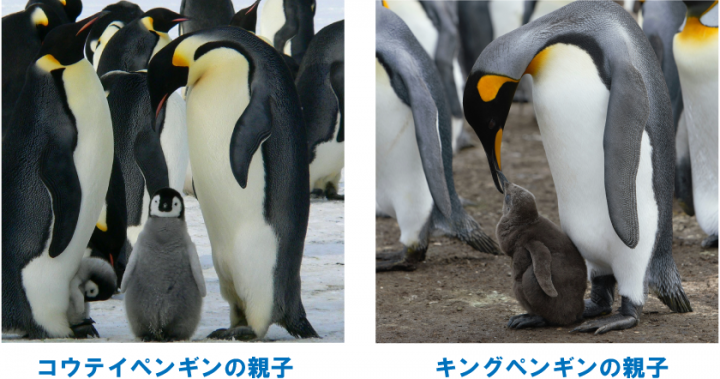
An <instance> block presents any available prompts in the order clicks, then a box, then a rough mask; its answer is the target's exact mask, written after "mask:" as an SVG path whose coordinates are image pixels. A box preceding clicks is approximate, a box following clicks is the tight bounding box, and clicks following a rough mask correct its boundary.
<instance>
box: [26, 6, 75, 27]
mask: <svg viewBox="0 0 720 379" xmlns="http://www.w3.org/2000/svg"><path fill="white" fill-rule="evenodd" d="M33 4H45V5H46V6H48V7H49V8H51V9H52V10H53V12H55V13H56V14H57V15H58V17H60V20H61V22H62V23H63V24H67V23H69V22H75V20H76V19H77V17H78V16H80V13H82V8H83V6H82V1H81V0H29V1H28V2H27V4H25V9H29V8H30V7H31V6H33Z"/></svg>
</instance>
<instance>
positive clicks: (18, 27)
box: [2, 4, 62, 135]
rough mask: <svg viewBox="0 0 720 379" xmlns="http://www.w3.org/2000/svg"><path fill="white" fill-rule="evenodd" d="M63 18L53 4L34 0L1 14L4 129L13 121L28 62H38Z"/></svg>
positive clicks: (3, 131)
mask: <svg viewBox="0 0 720 379" xmlns="http://www.w3.org/2000/svg"><path fill="white" fill-rule="evenodd" d="M61 24H62V21H61V19H60V18H59V17H58V16H57V14H55V12H54V11H53V10H52V8H50V7H48V6H47V5H45V4H35V5H32V6H30V7H28V8H27V9H25V10H24V11H20V12H16V13H13V14H9V15H7V16H5V17H3V18H2V56H3V63H2V133H3V135H5V131H6V129H7V127H8V126H9V125H10V118H11V116H12V111H13V108H15V102H16V101H17V99H18V97H19V95H20V91H21V90H22V87H23V84H24V83H25V73H26V71H27V68H28V66H30V65H31V64H33V62H35V58H37V53H38V51H40V46H41V45H42V41H43V39H44V38H45V35H47V33H48V32H49V31H50V30H52V29H53V28H55V27H56V26H58V25H61Z"/></svg>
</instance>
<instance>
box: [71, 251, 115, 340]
mask: <svg viewBox="0 0 720 379" xmlns="http://www.w3.org/2000/svg"><path fill="white" fill-rule="evenodd" d="M116 288H117V277H116V276H115V272H114V271H113V268H112V266H111V265H110V264H109V263H108V262H107V261H105V260H103V259H99V258H83V259H82V261H80V267H79V268H78V272H77V274H75V277H74V278H73V279H72V281H70V307H69V308H68V321H70V325H72V329H73V334H74V335H75V336H76V337H100V335H99V334H98V332H97V330H95V327H94V326H93V325H92V324H94V323H95V321H93V319H92V318H90V304H89V303H90V302H93V301H103V300H107V299H109V298H110V297H111V296H112V295H113V293H115V289H116Z"/></svg>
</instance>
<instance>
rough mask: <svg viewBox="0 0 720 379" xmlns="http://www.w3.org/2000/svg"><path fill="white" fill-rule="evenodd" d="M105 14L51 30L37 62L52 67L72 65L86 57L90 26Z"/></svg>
mask: <svg viewBox="0 0 720 379" xmlns="http://www.w3.org/2000/svg"><path fill="white" fill-rule="evenodd" d="M103 14H104V12H100V13H97V14H94V15H92V16H90V17H88V18H86V19H84V20H82V21H78V22H76V23H74V24H64V25H60V26H58V27H56V28H54V29H53V30H51V31H50V32H49V33H48V34H47V36H46V37H45V40H44V41H43V44H42V47H41V48H40V53H39V54H38V56H37V62H36V64H38V65H41V66H47V68H51V69H52V68H53V67H56V68H60V67H62V66H70V65H73V64H75V63H77V62H79V61H81V60H83V59H85V55H84V54H83V48H84V47H85V39H86V38H87V35H88V33H90V26H91V25H92V24H93V23H94V22H95V20H97V19H98V17H100V16H102V15H103ZM48 71H50V70H48Z"/></svg>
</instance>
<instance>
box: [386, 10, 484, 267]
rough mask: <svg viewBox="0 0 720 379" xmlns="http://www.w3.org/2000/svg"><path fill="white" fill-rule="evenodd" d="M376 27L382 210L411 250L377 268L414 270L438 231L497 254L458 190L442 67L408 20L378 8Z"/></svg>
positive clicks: (388, 258)
mask: <svg viewBox="0 0 720 379" xmlns="http://www.w3.org/2000/svg"><path fill="white" fill-rule="evenodd" d="M375 29H376V31H375V35H376V40H377V42H376V66H375V70H376V97H375V103H376V114H375V115H376V119H377V126H376V128H377V132H376V162H375V163H376V208H377V209H376V211H377V210H379V211H381V212H382V213H385V214H387V215H389V216H391V217H393V218H395V219H396V220H397V221H398V224H399V226H400V233H401V235H400V242H401V243H402V244H403V246H404V248H403V250H402V251H400V252H393V253H385V254H378V255H377V257H376V258H377V259H378V263H377V265H376V270H377V271H390V270H408V271H410V270H415V269H416V268H417V265H418V264H419V263H421V262H422V261H424V260H425V253H426V251H427V247H428V235H429V232H430V230H431V229H432V228H438V229H441V230H445V231H447V233H448V234H451V235H453V236H456V237H457V238H459V239H460V240H461V241H463V242H465V243H467V244H469V245H470V246H472V247H473V248H475V249H476V250H480V251H483V252H486V253H490V254H498V248H497V245H496V244H495V242H494V241H493V240H492V239H490V237H488V236H487V235H486V234H485V233H484V232H483V231H482V229H481V228H480V225H478V223H477V222H476V221H475V220H474V219H473V218H472V217H471V216H470V215H468V214H467V213H465V211H464V210H463V207H462V204H461V203H460V199H459V197H458V195H457V193H456V192H455V183H454V179H453V174H452V156H453V153H452V145H451V141H450V138H451V130H450V110H449V109H448V105H447V102H446V101H445V98H444V95H445V92H444V91H443V90H442V89H443V84H442V82H441V80H440V76H439V74H438V72H437V68H436V66H435V63H434V62H433V61H432V59H430V56H429V55H428V54H427V53H426V52H425V50H424V49H423V48H422V46H421V45H420V43H419V42H418V41H417V39H415V37H414V36H413V34H412V32H411V31H410V29H409V28H408V27H407V26H406V25H405V23H404V22H403V21H402V19H400V17H398V16H397V15H395V14H394V13H393V12H392V11H390V10H387V9H386V8H384V7H383V6H381V5H380V4H379V3H378V5H377V9H376V24H375Z"/></svg>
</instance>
